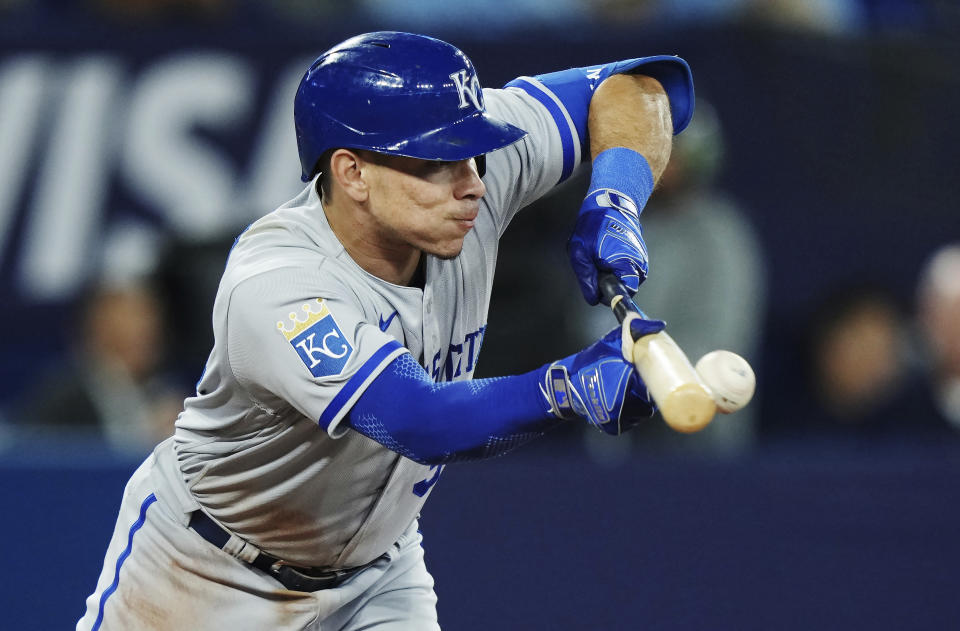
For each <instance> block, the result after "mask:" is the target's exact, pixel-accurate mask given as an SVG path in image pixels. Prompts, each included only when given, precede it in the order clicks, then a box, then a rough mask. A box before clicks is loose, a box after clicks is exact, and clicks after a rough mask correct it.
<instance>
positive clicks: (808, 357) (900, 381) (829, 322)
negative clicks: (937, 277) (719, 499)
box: [772, 283, 954, 444]
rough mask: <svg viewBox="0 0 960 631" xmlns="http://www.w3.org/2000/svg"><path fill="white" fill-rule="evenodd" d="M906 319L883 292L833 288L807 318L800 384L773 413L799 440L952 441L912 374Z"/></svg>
mask: <svg viewBox="0 0 960 631" xmlns="http://www.w3.org/2000/svg"><path fill="white" fill-rule="evenodd" d="M914 342H915V340H914V339H913V335H912V330H911V327H910V321H909V318H907V316H906V315H905V312H904V310H903V308H902V307H901V305H900V304H899V303H898V302H897V300H896V299H895V298H894V296H893V295H892V293H891V292H890V291H889V290H887V289H885V288H884V287H882V286H876V285H873V284H869V283H856V284H852V285H847V286H839V287H837V288H835V289H834V290H833V291H831V292H829V293H828V294H827V295H826V296H825V297H824V298H823V299H821V300H820V302H819V304H818V306H817V307H816V309H815V310H814V312H813V315H812V317H810V318H809V319H808V320H807V326H806V334H805V335H804V336H803V338H802V340H801V349H800V350H799V352H798V354H797V356H798V357H804V358H805V361H803V362H802V363H803V365H804V366H805V370H804V373H803V374H804V376H805V378H804V380H803V381H802V382H801V383H800V384H799V387H798V388H797V389H796V390H795V391H792V392H788V393H783V394H782V395H781V396H782V398H783V401H782V402H781V405H780V406H779V407H777V408H774V409H772V414H774V415H775V416H776V417H777V418H776V419H772V420H774V421H776V423H777V424H779V426H780V430H779V431H780V434H781V435H785V436H788V437H801V438H803V439H805V440H811V439H812V440H818V439H827V440H852V441H856V442H865V441H885V442H889V443H897V444H901V443H907V442H923V441H935V442H936V441H942V440H943V439H951V438H952V437H953V434H954V432H953V431H952V430H950V428H949V427H948V425H947V424H946V423H945V422H944V421H943V418H942V417H941V416H940V415H939V414H938V413H937V411H936V410H935V409H934V407H933V405H932V401H931V397H930V393H929V388H928V387H927V386H926V384H925V383H924V380H923V378H922V375H921V373H920V372H919V371H918V370H916V361H915V359H916V353H915V344H914Z"/></svg>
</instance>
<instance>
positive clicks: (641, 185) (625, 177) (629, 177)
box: [567, 147, 654, 305]
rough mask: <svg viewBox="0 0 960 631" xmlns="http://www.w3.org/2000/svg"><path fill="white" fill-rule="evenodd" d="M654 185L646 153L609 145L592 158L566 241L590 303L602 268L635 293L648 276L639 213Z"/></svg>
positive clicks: (597, 297) (594, 301) (595, 296)
mask: <svg viewBox="0 0 960 631" xmlns="http://www.w3.org/2000/svg"><path fill="white" fill-rule="evenodd" d="M653 184H654V182H653V173H652V172H651V171H650V165H649V164H647V160H646V158H644V157H643V156H642V155H641V154H639V153H637V152H636V151H633V150H632V149H627V148H625V147H614V148H613V149H607V150H606V151H603V152H602V153H600V155H598V156H597V157H596V159H595V160H594V161H593V175H592V177H591V180H590V188H589V191H590V192H589V193H588V194H587V197H586V198H585V199H584V200H583V204H582V205H581V207H580V214H579V215H578V217H577V223H576V225H575V226H574V229H573V234H572V235H571V237H570V240H569V241H568V242H567V254H568V255H569V257H570V264H571V265H572V266H573V271H574V273H575V274H576V275H577V280H578V281H579V283H580V291H581V292H582V293H583V297H584V298H585V299H586V301H587V302H588V303H590V304H591V305H595V304H597V303H598V302H599V301H600V292H599V289H598V287H597V274H598V272H601V271H606V272H613V274H615V275H616V276H617V278H619V279H620V282H622V283H623V284H624V285H625V286H626V287H627V289H629V290H630V291H631V292H636V291H637V289H639V288H640V283H642V282H643V281H644V280H645V279H646V277H647V272H648V271H649V262H648V257H647V245H646V243H644V241H643V232H642V230H641V227H640V212H641V211H642V210H643V207H644V205H645V204H646V203H647V199H648V198H649V197H650V194H651V193H652V192H653Z"/></svg>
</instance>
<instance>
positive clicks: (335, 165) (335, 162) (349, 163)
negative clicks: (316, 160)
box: [330, 149, 370, 202]
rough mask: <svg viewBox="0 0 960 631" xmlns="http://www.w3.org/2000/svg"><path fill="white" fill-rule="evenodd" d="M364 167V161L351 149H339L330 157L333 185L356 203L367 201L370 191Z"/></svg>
mask: <svg viewBox="0 0 960 631" xmlns="http://www.w3.org/2000/svg"><path fill="white" fill-rule="evenodd" d="M363 165H364V161H363V159H362V158H361V157H360V156H359V155H358V154H357V153H356V152H354V151H351V150H349V149H337V150H336V151H334V152H333V153H332V154H331V155H330V181H331V183H335V184H336V187H337V188H340V189H343V191H344V193H346V194H347V196H349V197H350V198H351V199H353V200H354V201H356V202H364V201H366V199H367V197H368V195H369V191H370V186H369V184H368V182H367V179H366V178H365V177H364V173H363V169H362V167H363Z"/></svg>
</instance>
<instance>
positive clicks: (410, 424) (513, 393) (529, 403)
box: [346, 355, 561, 465]
mask: <svg viewBox="0 0 960 631" xmlns="http://www.w3.org/2000/svg"><path fill="white" fill-rule="evenodd" d="M543 373H544V369H540V370H538V371H534V372H531V373H527V374H524V375H516V376H511V377H499V378H494V379H476V380H473V381H456V382H448V383H434V382H433V381H432V380H431V379H430V378H429V376H428V375H427V373H426V372H425V371H424V370H423V368H421V367H420V366H419V365H418V364H417V363H416V362H415V361H414V360H413V358H411V357H410V356H409V355H404V356H402V357H399V358H397V359H396V360H394V361H393V362H392V363H391V364H390V366H388V367H387V368H386V369H385V370H384V371H383V373H381V374H380V375H379V376H378V377H377V378H376V379H375V380H374V381H373V383H371V384H370V385H369V386H368V387H367V390H366V391H365V392H364V393H363V395H361V396H360V399H359V400H358V401H357V402H356V403H355V404H354V406H353V407H352V408H351V410H350V412H349V415H348V416H347V419H346V422H347V423H348V424H349V425H350V427H352V428H353V429H355V430H357V431H358V432H360V433H361V434H363V435H365V436H367V437H368V438H372V439H373V440H376V441H377V442H379V443H380V444H381V445H383V446H384V447H387V448H388V449H391V450H393V451H395V452H397V453H399V454H401V455H403V456H405V457H407V458H410V459H411V460H415V461H417V462H420V463H422V464H430V465H434V464H444V463H447V462H452V461H456V460H479V459H483V458H491V457H494V456H499V455H502V454H504V453H506V452H508V451H510V450H512V449H514V448H515V447H518V446H519V445H521V444H523V443H525V442H527V441H529V440H531V439H533V438H536V437H538V436H540V435H542V434H543V432H545V431H546V430H548V429H550V428H552V427H554V426H555V425H557V424H558V423H560V422H561V421H559V420H558V419H557V418H556V417H555V416H554V415H553V414H551V413H550V411H549V407H548V406H547V403H546V401H545V399H544V397H543V395H542V393H541V391H540V383H541V381H542V379H543Z"/></svg>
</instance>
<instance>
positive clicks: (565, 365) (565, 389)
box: [540, 318, 666, 435]
mask: <svg viewBox="0 0 960 631" xmlns="http://www.w3.org/2000/svg"><path fill="white" fill-rule="evenodd" d="M628 326H629V327H630V330H631V332H633V333H634V334H635V335H636V334H639V335H649V334H651V333H657V332H658V331H662V330H663V329H664V327H665V326H666V324H665V323H664V322H663V321H662V320H648V319H642V318H635V319H632V320H630V321H629V324H628ZM628 335H629V334H628ZM623 337H624V332H623V330H622V327H617V328H615V329H613V330H612V331H610V332H609V333H607V334H606V335H604V336H603V337H602V338H600V340H599V341H598V342H596V343H595V344H593V345H592V346H589V347H588V348H586V349H584V350H582V351H580V352H579V353H576V354H574V355H571V356H569V357H566V358H564V359H561V360H559V361H555V362H553V363H552V364H550V365H549V366H548V367H547V369H546V371H545V373H544V378H543V383H542V384H541V386H540V390H541V392H542V393H543V396H544V397H545V398H546V400H547V402H548V404H549V405H550V412H551V413H552V414H553V415H554V416H556V417H557V418H562V419H574V418H580V419H583V420H585V421H587V422H589V423H590V424H591V425H593V426H594V427H596V428H597V429H599V430H601V431H603V432H605V433H607V434H612V435H618V434H622V433H623V432H625V431H627V430H628V429H630V428H631V427H633V426H634V425H636V424H637V423H639V422H641V421H642V420H643V419H646V418H650V417H651V416H653V413H654V412H655V411H656V405H655V404H654V402H653V399H652V398H651V397H650V394H649V393H648V392H647V388H646V386H645V385H644V383H643V381H642V380H641V379H640V377H639V376H638V375H637V372H636V371H635V370H634V368H633V364H632V363H630V361H629V360H627V359H626V358H625V357H624V343H623ZM630 339H633V338H632V337H631V338H630Z"/></svg>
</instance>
